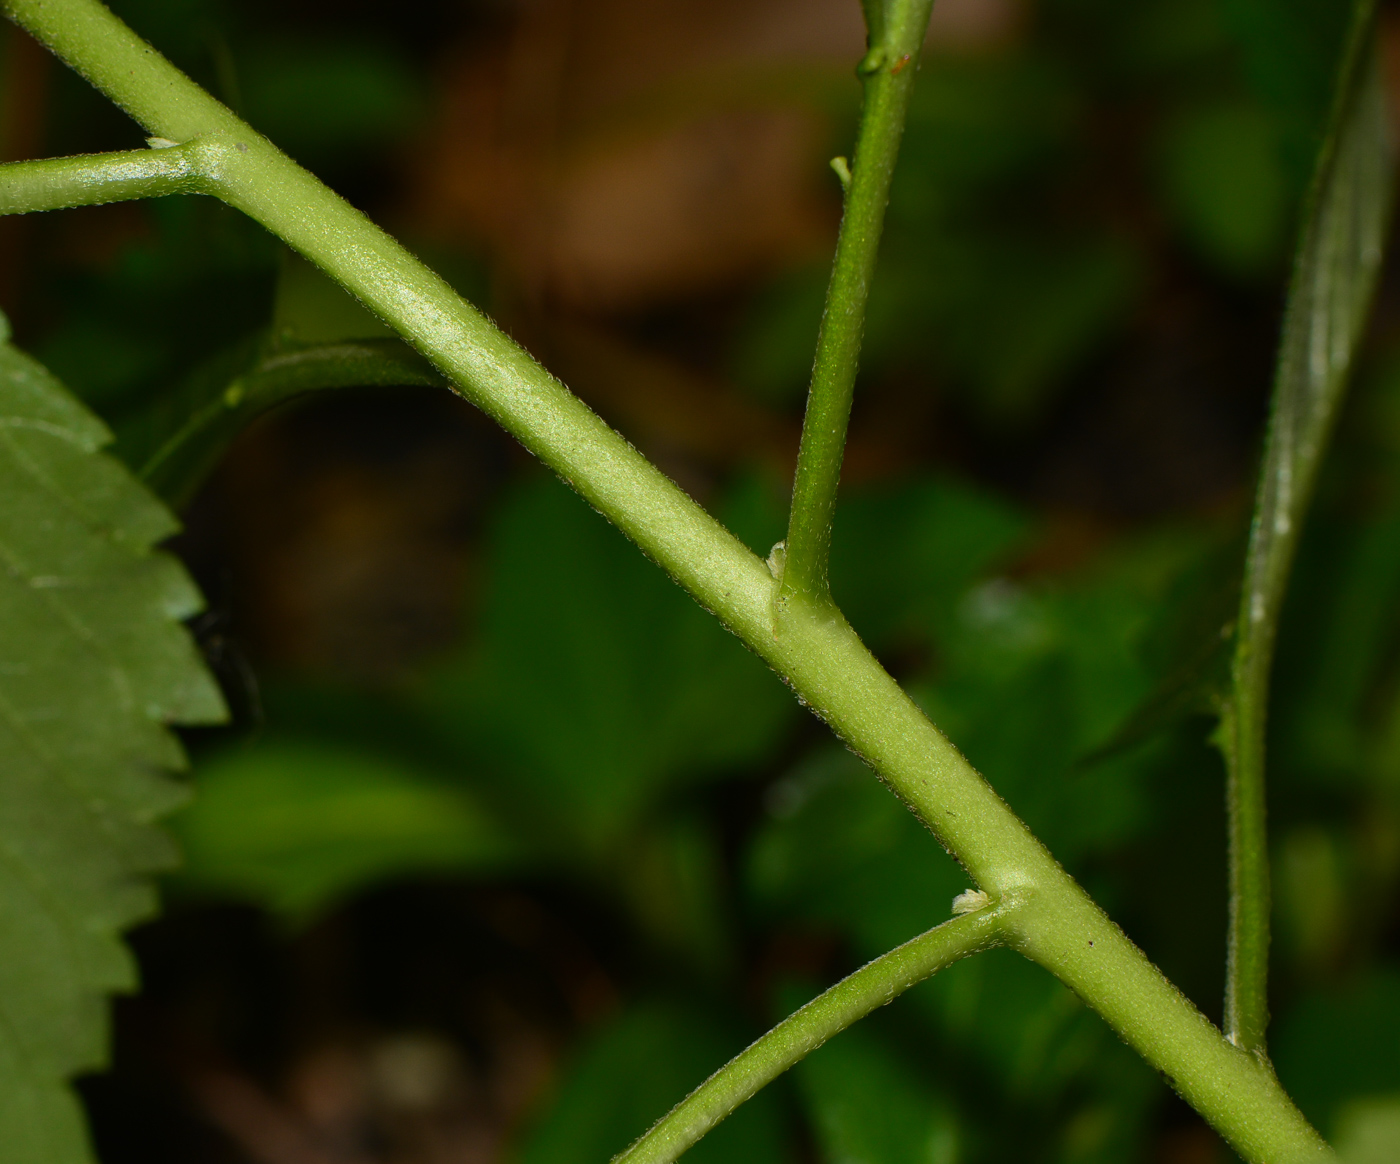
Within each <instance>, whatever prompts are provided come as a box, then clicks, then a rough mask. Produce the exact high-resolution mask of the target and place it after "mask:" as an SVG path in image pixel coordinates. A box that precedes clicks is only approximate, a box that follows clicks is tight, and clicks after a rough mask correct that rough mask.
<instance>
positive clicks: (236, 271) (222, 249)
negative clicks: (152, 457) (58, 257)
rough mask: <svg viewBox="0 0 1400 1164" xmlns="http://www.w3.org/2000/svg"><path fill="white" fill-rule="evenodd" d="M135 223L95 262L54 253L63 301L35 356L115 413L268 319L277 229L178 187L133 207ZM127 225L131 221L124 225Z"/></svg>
mask: <svg viewBox="0 0 1400 1164" xmlns="http://www.w3.org/2000/svg"><path fill="white" fill-rule="evenodd" d="M132 213H133V214H134V215H139V218H137V219H136V227H137V229H136V232H135V233H132V234H130V235H126V236H124V235H123V234H122V233H120V232H119V233H118V234H117V236H116V242H117V248H116V250H115V253H114V254H112V255H111V257H109V258H103V259H102V260H101V261H100V262H95V261H93V259H92V258H87V259H86V261H84V262H82V263H81V264H76V265H75V264H74V263H73V260H69V262H68V263H65V264H55V271H54V273H53V274H52V275H51V276H50V277H51V279H52V280H53V281H54V283H55V286H54V287H53V288H52V290H51V292H50V295H51V296H52V297H54V298H56V299H57V302H58V306H59V307H60V308H61V310H60V311H59V313H58V315H57V317H56V319H55V321H54V323H53V324H52V325H51V326H48V327H46V328H45V330H44V331H43V332H42V333H41V335H40V338H39V341H38V343H37V344H36V355H37V356H38V358H40V359H41V360H43V362H44V363H45V365H46V366H48V367H50V368H52V369H53V370H54V374H55V375H57V376H58V377H59V378H60V379H61V380H63V382H64V383H65V384H69V385H70V386H71V388H72V390H73V391H74V392H75V393H77V394H78V395H79V396H81V397H82V398H83V399H84V400H85V401H87V402H89V403H90V404H91V405H92V406H93V407H95V408H98V409H100V410H101V411H102V412H103V414H104V416H106V417H108V418H111V419H116V420H121V419H122V418H124V416H125V415H127V414H129V413H130V412H132V411H139V410H140V409H142V408H144V407H146V406H147V405H148V403H149V402H150V401H151V400H153V399H155V398H156V397H157V396H158V395H159V393H160V392H162V391H163V390H165V389H167V388H168V386H169V385H170V384H171V383H173V382H178V381H179V380H180V378H181V377H183V376H184V375H186V374H187V373H188V371H189V369H191V368H193V367H195V366H197V365H198V364H200V363H202V362H203V361H205V360H208V359H209V358H210V357H211V356H212V355H213V354H214V353H216V352H218V351H220V350H222V349H224V348H226V347H228V346H230V345H231V344H234V343H236V342H238V341H239V340H241V339H242V338H243V337H244V336H246V335H247V334H248V333H249V332H251V331H253V330H254V329H256V328H261V327H263V326H265V325H266V323H267V312H268V304H269V302H270V299H271V294H272V289H273V280H274V277H275V274H276V259H277V250H276V243H275V240H273V239H271V237H270V236H269V235H267V233H266V232H265V231H263V230H262V228H261V227H259V226H258V225H257V224H256V223H254V222H252V221H251V220H250V219H248V218H247V217H246V216H245V215H243V214H241V213H239V212H238V211H236V210H233V209H232V208H231V207H228V206H225V205H223V204H222V203H220V202H218V201H216V200H214V199H211V198H201V197H199V196H196V195H177V196H174V197H170V198H160V199H155V200H152V201H150V202H144V203H141V204H140V206H139V208H133V209H132ZM127 229H128V230H130V228H129V227H128V228H127Z"/></svg>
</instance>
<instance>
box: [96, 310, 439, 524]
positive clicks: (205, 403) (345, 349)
mask: <svg viewBox="0 0 1400 1164" xmlns="http://www.w3.org/2000/svg"><path fill="white" fill-rule="evenodd" d="M441 383H442V378H441V377H440V376H439V375H438V374H437V372H436V371H434V370H433V367H432V365H431V364H429V363H428V361H427V360H425V359H424V358H423V357H422V356H420V355H418V353H417V352H415V351H413V349H412V348H410V347H409V346H408V345H407V344H405V343H403V342H402V341H400V340H396V339H349V340H341V341H337V342H335V343H322V344H301V343H297V342H295V341H293V340H289V339H285V338H284V339H278V340H274V339H272V338H270V337H268V336H267V335H265V334H259V335H256V336H253V337H251V338H250V339H247V340H245V341H244V342H243V343H241V344H238V345H237V346H236V347H234V348H231V349H229V350H228V351H225V352H222V353H220V354H219V355H218V356H216V357H215V358H214V359H213V360H211V361H209V362H208V363H206V364H205V365H204V366H203V367H201V368H200V369H198V370H197V371H196V372H195V373H194V374H193V375H192V376H191V377H190V378H189V379H188V380H187V381H186V382H185V383H184V384H183V385H182V386H181V387H180V388H179V389H178V390H176V391H175V392H173V393H171V394H170V395H169V396H168V397H167V398H165V399H163V400H161V401H160V402H159V403H158V404H157V405H156V406H155V407H154V408H153V409H151V410H150V411H149V412H147V413H145V414H144V415H142V416H141V417H139V418H137V419H136V420H135V421H133V422H132V423H130V424H129V425H126V426H124V427H123V429H122V433H121V440H120V443H119V445H118V451H119V452H120V453H121V455H122V458H123V459H124V460H125V461H126V462H127V464H129V465H131V466H132V468H133V469H135V470H136V473H137V476H139V477H140V478H141V480H142V481H143V482H145V484H146V485H147V486H148V487H149V488H151V489H153V490H154V491H155V492H156V493H157V494H159V496H160V497H161V498H162V499H163V500H164V501H166V502H167V503H168V504H169V505H172V506H174V507H176V508H179V507H181V506H183V505H184V504H185V503H186V502H188V501H189V500H190V499H191V498H192V497H193V496H194V494H195V492H196V490H198V488H199V486H200V485H201V484H203V482H204V479H205V478H206V477H207V476H208V475H209V473H210V472H211V471H212V470H213V468H214V466H215V465H216V464H217V462H218V459H219V457H220V456H221V455H222V454H223V452H224V450H225V449H227V448H228V446H229V445H230V444H231V443H232V442H233V439H234V438H235V437H236V436H237V435H238V434H239V433H240V432H242V431H243V429H245V428H246V427H247V426H248V425H249V424H251V423H252V422H253V421H254V420H256V419H257V418H258V417H259V416H261V415H262V414H263V413H264V412H267V411H268V410H269V409H271V408H275V407H276V406H277V405H279V404H282V403H285V402H286V401H288V400H291V399H292V398H293V397H296V396H301V395H303V394H305V393H307V392H314V391H317V390H318V389H322V388H360V387H401V386H410V385H437V384H441Z"/></svg>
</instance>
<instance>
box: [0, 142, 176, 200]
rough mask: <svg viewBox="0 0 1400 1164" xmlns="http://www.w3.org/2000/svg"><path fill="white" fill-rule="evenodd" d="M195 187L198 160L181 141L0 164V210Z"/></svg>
mask: <svg viewBox="0 0 1400 1164" xmlns="http://www.w3.org/2000/svg"><path fill="white" fill-rule="evenodd" d="M201 190H202V179H201V177H200V174H199V168H198V163H197V161H196V159H195V157H194V153H193V151H192V150H191V149H190V148H189V147H187V146H184V147H182V146H176V147H170V148H166V149H148V150H127V151H125V152H123V153H115V154H87V155H84V156H82V157H76V158H46V159H45V160H43V161H38V162H8V163H6V164H5V165H3V166H0V214H28V213H29V212H30V211H33V210H63V209H66V208H67V207H70V206H99V205H101V204H103V203H105V202H125V201H128V200H130V199H132V198H158V197H160V196H162V195H165V194H187V193H195V192H200V191H201Z"/></svg>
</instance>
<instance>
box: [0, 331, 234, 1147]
mask: <svg viewBox="0 0 1400 1164" xmlns="http://www.w3.org/2000/svg"><path fill="white" fill-rule="evenodd" d="M110 439H111V438H110V434H109V433H108V432H107V430H106V427H105V426H104V425H103V424H102V423H101V422H100V421H98V420H97V419H96V417H94V416H92V415H91V414H90V413H88V412H87V410H86V409H84V408H83V406H82V405H81V404H79V403H78V401H77V400H76V399H75V398H73V397H72V396H70V395H69V394H68V393H67V392H66V390H65V389H64V388H63V387H62V386H61V385H60V384H59V383H58V381H57V380H55V379H54V378H53V377H52V376H51V375H49V373H48V372H47V371H45V369H44V368H43V367H42V366H41V365H39V364H38V363H37V362H36V361H34V360H32V359H31V358H29V357H28V356H26V355H24V354H23V353H21V352H19V351H18V350H17V349H15V348H13V347H11V346H9V345H8V344H6V345H4V346H0V497H3V498H4V499H5V504H4V505H0V942H3V943H4V946H5V949H6V950H7V951H8V954H7V957H6V958H5V959H3V960H0V1095H3V1096H5V1097H6V1098H5V1099H4V1100H3V1101H0V1142H2V1143H4V1144H5V1145H6V1153H5V1154H6V1159H7V1160H13V1161H14V1162H15V1164H79V1162H82V1161H86V1160H88V1159H90V1155H89V1152H88V1149H87V1147H86V1136H85V1132H84V1130H83V1123H82V1117H81V1111H80V1108H79V1107H78V1105H77V1103H76V1101H75V1099H74V1097H73V1095H72V1093H71V1092H70V1091H69V1090H68V1089H67V1086H66V1084H67V1081H68V1080H69V1079H71V1078H72V1077H73V1076H74V1075H76V1074H78V1073H80V1072H82V1071H87V1070H92V1069H95V1068H98V1067H100V1066H102V1065H103V1063H104V1061H105V1058H106V1039H107V1032H106V1019H105V1013H104V1003H105V996H106V995H107V994H108V993H111V992H113V991H121V990H130V989H131V988H133V987H134V985H135V981H136V974H135V966H134V963H133V961H132V959H131V956H130V954H129V952H128V951H127V950H126V947H125V946H124V945H122V944H121V942H120V940H119V937H118V931H119V930H120V929H122V928H124V927H125V926H128V925H130V924H132V923H133V922H135V921H137V920H139V919H141V918H143V917H146V916H149V915H150V914H151V913H152V912H153V910H154V907H155V895H154V891H153V889H152V887H151V885H150V883H149V881H148V880H147V879H146V878H147V875H149V874H150V873H152V872H154V871H156V870H157V869H160V868H164V867H166V866H168V865H169V864H170V863H171V861H172V859H173V856H174V849H173V846H172V845H171V843H170V841H169V839H168V838H167V837H166V836H165V835H164V834H163V833H162V832H160V831H159V830H158V829H157V828H156V827H155V826H154V823H153V822H154V821H155V819H156V818H157V817H159V816H160V815H162V814H164V813H166V812H168V811H170V810H171V809H172V808H173V807H174V806H175V805H176V804H178V803H179V802H180V801H181V800H182V799H183V797H184V790H183V787H182V786H181V785H180V784H178V783H176V782H175V780H173V779H172V774H173V773H174V772H175V771H178V770H179V769H181V768H183V767H184V757H183V753H182V751H181V749H180V746H179V743H178V742H177V741H176V739H175V737H174V736H173V735H172V734H171V733H170V732H169V731H168V729H167V726H166V725H168V724H171V723H175V722H180V723H190V724H193V723H212V722H217V721H219V720H220V719H222V718H223V716H224V708H223V701H222V698H221V697H220V695H219V693H218V690H217V688H216V687H215V685H214V683H213V680H212V679H211V678H210V676H209V674H208V672H207V671H206V670H205V669H204V667H203V665H202V664H201V663H200V661H199V659H198V657H197V654H196V652H195V650H194V646H193V643H192V642H191V640H190V638H189V635H188V634H187V632H186V631H185V630H184V628H183V627H182V626H180V624H179V620H180V619H182V618H185V617H187V616H189V615H190V614H193V613H195V612H196V611H197V610H198V609H199V608H200V606H201V599H200V597H199V594H198V592H197V591H196V589H195V588H194V586H193V584H192V583H191V582H190V580H189V578H188V577H187V576H186V575H185V573H184V571H183V569H182V568H181V567H180V566H179V564H178V563H177V562H176V561H175V560H174V559H173V558H171V557H170V556H168V555H166V554H163V553H160V552H157V551H153V550H152V548H151V547H152V545H153V543H154V542H156V541H157V540H159V539H160V538H163V537H166V536H168V535H169V534H170V533H172V532H173V531H174V530H175V528H176V524H175V521H174V519H173V518H172V517H171V516H170V514H169V513H168V512H167V511H166V510H165V509H164V508H163V507H162V506H160V505H159V503H158V502H156V501H155V499H154V498H152V497H151V496H150V495H149V494H148V493H146V491H145V490H143V489H142V488H141V487H140V486H139V485H138V484H137V482H136V481H135V480H134V479H133V478H132V477H131V476H130V474H128V473H127V472H126V471H125V469H124V468H123V467H122V466H121V464H120V463H119V462H118V461H116V460H115V459H114V458H112V457H110V456H108V455H106V454H105V453H103V452H101V448H102V446H103V445H105V444H107V443H108V441H109V440H110Z"/></svg>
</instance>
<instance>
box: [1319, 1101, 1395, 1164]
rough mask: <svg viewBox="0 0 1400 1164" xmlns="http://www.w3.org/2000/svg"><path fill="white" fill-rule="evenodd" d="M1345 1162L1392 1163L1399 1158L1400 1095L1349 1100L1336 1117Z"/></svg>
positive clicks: (1340, 1150) (1342, 1158) (1355, 1163)
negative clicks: (1356, 1100) (1353, 1101)
mask: <svg viewBox="0 0 1400 1164" xmlns="http://www.w3.org/2000/svg"><path fill="white" fill-rule="evenodd" d="M1335 1140H1336V1148H1337V1155H1338V1157H1339V1158H1340V1159H1341V1161H1342V1164H1393V1162H1394V1161H1395V1160H1400V1096H1393V1097H1388V1098H1385V1099H1369V1100H1360V1101H1358V1102H1356V1103H1352V1104H1348V1105H1347V1106H1346V1108H1344V1109H1343V1111H1342V1113H1341V1115H1340V1116H1339V1117H1338V1119H1337V1133H1336V1137H1335Z"/></svg>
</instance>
